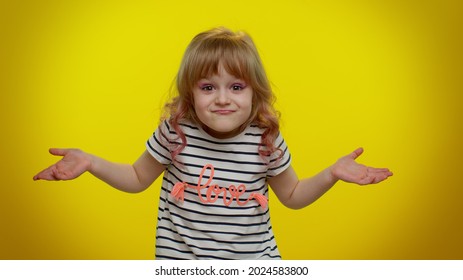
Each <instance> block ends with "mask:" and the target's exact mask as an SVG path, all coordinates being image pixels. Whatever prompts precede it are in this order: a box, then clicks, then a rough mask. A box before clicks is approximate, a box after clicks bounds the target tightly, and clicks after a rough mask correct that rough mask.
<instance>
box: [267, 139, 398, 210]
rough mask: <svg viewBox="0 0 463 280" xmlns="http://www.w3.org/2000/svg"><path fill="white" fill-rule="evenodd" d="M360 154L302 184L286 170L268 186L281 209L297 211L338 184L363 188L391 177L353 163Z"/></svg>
mask: <svg viewBox="0 0 463 280" xmlns="http://www.w3.org/2000/svg"><path fill="white" fill-rule="evenodd" d="M362 153H363V149H361V148H359V149H357V150H355V151H354V152H352V153H350V154H349V155H347V156H344V157H342V158H340V159H339V160H338V161H337V162H336V163H335V164H333V165H332V166H330V167H328V168H326V169H325V170H323V171H321V172H320V173H318V174H317V175H315V176H313V177H310V178H305V179H302V180H299V178H298V177H297V174H296V172H295V171H294V169H293V168H292V167H291V166H290V167H289V168H288V169H286V170H285V171H283V172H282V173H280V174H278V175H277V176H275V177H272V178H269V179H268V182H269V184H270V186H271V188H272V190H273V191H274V193H275V194H276V196H277V197H278V199H279V200H280V201H281V202H282V203H283V204H284V205H285V206H287V207H289V208H293V209H300V208H303V207H305V206H307V205H309V204H311V203H312V202H314V201H316V200H317V199H318V198H320V197H321V196H322V195H323V194H324V193H326V192H327V191H328V190H329V189H330V188H331V187H332V186H333V185H334V184H336V182H337V181H338V180H342V181H345V182H349V183H356V184H359V185H367V184H376V183H379V182H381V181H383V180H385V179H387V178H388V177H389V176H392V172H390V171H389V169H387V168H373V167H367V166H365V165H362V164H358V163H357V162H355V159H356V158H357V157H359V156H360V155H361V154H362Z"/></svg>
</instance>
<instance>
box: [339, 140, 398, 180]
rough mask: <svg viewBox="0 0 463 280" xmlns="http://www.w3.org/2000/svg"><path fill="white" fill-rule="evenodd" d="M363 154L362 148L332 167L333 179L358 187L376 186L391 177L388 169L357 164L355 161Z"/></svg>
mask: <svg viewBox="0 0 463 280" xmlns="http://www.w3.org/2000/svg"><path fill="white" fill-rule="evenodd" d="M362 153H363V148H358V149H357V150H355V151H353V152H352V153H350V154H349V155H347V156H344V157H342V158H340V159H338V161H337V162H336V163H335V164H334V165H333V166H332V169H331V174H332V175H333V176H334V178H336V179H339V180H342V181H345V182H348V183H355V184H359V185H368V184H376V183H379V182H381V181H384V180H386V179H387V178H388V177H389V176H392V172H391V171H389V169H388V168H374V167H369V166H365V165H363V164H359V163H357V162H356V161H355V159H356V158H358V157H359V156H360V155H361V154H362Z"/></svg>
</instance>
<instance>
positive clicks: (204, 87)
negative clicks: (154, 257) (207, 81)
mask: <svg viewBox="0 0 463 280" xmlns="http://www.w3.org/2000/svg"><path fill="white" fill-rule="evenodd" d="M200 88H201V90H203V91H212V90H213V89H214V87H213V86H212V85H201V86H200Z"/></svg>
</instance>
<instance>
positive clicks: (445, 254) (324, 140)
mask: <svg viewBox="0 0 463 280" xmlns="http://www.w3.org/2000/svg"><path fill="white" fill-rule="evenodd" d="M454 2H455V3H458V2H459V1H451V0H444V1H442V0H430V1H334V0H333V1H321V0H320V1H302V0H299V1H294V0H293V1H249V0H246V1H243V0H234V1H216V0H210V1H137V0H131V1H90V0H88V1H53V0H45V1H5V0H2V1H1V2H0V63H1V64H0V91H1V93H0V101H1V102H0V106H1V110H0V119H1V124H2V125H1V138H0V139H1V140H0V141H1V145H0V149H1V150H0V152H1V159H2V165H1V166H2V167H1V169H0V172H1V174H0V175H1V177H0V178H1V183H0V213H1V214H0V223H1V224H0V258H2V259H152V258H153V256H154V235H155V221H156V212H157V199H158V198H157V197H158V194H159V185H160V180H158V181H156V182H155V183H154V184H153V186H152V187H151V188H150V189H149V190H147V191H146V192H144V193H141V194H136V195H132V194H126V193H122V192H119V191H116V190H114V189H112V188H110V187H107V186H106V185H105V184H104V183H102V182H100V181H98V180H97V179H95V178H93V177H92V176H91V175H88V174H86V175H83V176H82V177H81V178H79V179H78V180H74V181H68V182H45V181H39V182H33V181H32V176H33V175H34V174H35V173H36V172H38V171H39V170H41V169H42V168H44V167H46V166H48V165H50V164H52V163H53V162H55V160H56V158H53V157H52V156H50V155H48V153H47V150H48V148H49V147H78V148H81V149H83V150H86V151H88V152H91V153H95V154H97V155H100V156H102V157H104V158H107V159H110V160H114V161H118V162H132V161H134V160H135V159H136V158H137V157H138V155H139V154H141V153H142V152H143V150H144V143H145V140H146V139H147V138H148V137H149V136H150V135H151V133H152V132H153V130H154V129H155V128H156V125H157V123H158V118H159V114H160V107H161V105H162V103H163V102H164V101H165V100H166V94H167V92H168V90H169V87H170V84H171V81H172V79H173V77H174V75H175V73H176V71H177V67H178V65H179V61H180V59H181V56H182V54H183V51H184V49H185V47H186V45H187V44H188V42H189V41H190V40H191V38H192V37H193V36H194V35H195V34H197V33H198V32H200V31H203V30H206V29H209V28H211V27H215V26H227V27H230V28H232V29H234V30H236V29H242V30H246V31H248V32H249V33H250V34H251V35H252V36H253V38H254V40H255V42H256V44H257V46H258V48H259V50H260V52H261V56H262V58H263V61H264V64H265V66H266V68H267V71H268V74H269V77H270V79H271V81H272V83H273V84H274V88H275V91H276V93H277V95H278V102H277V107H278V109H279V110H280V111H281V112H282V114H283V117H282V132H283V134H284V136H285V138H286V140H287V142H288V144H289V146H290V149H291V152H292V155H293V165H294V167H295V169H296V170H297V172H298V174H299V176H300V177H307V176H311V175H312V174H314V173H315V172H317V171H319V170H321V169H323V168H325V167H326V166H328V165H329V164H331V163H332V162H334V161H335V160H336V159H337V158H338V157H340V156H342V155H344V154H347V153H349V152H350V151H352V150H353V149H355V148H356V147H358V146H363V147H364V148H365V150H366V151H365V154H364V155H363V156H362V157H361V158H360V161H361V162H363V163H366V164H371V165H374V166H378V167H383V166H385V167H389V168H391V169H392V170H393V171H394V173H395V175H394V177H392V178H391V179H390V180H388V181H387V182H384V183H382V184H379V185H374V186H368V187H359V186H355V185H349V184H345V183H340V184H338V185H337V186H336V187H335V188H334V189H332V190H331V191H330V192H329V193H328V194H326V196H324V197H322V198H321V199H320V200H319V201H317V202H316V203H315V204H313V205H312V206H310V207H307V208H305V209H303V210H299V211H293V210H289V209H285V208H284V207H283V206H281V205H280V204H279V203H278V201H277V199H276V198H275V197H273V196H272V197H271V203H270V207H271V209H272V210H271V211H272V219H273V223H274V230H275V232H276V238H277V241H278V243H279V246H280V251H281V253H282V255H283V257H284V258H286V259H461V258H463V241H462V239H461V236H463V223H462V220H461V215H462V211H463V203H462V198H463V188H462V183H461V176H460V175H461V167H462V164H461V160H462V156H463V153H462V151H463V149H462V146H461V144H462V140H463V137H462V126H461V120H462V108H461V107H462V97H461V95H462V93H463V92H462V88H463V86H462V83H461V79H462V74H463V73H462V65H463V64H462V62H463V61H462V54H461V50H462V37H461V28H460V27H461V26H462V24H463V20H462V19H461V11H462V9H461V8H462V7H461V4H455V3H454ZM160 3H162V4H160Z"/></svg>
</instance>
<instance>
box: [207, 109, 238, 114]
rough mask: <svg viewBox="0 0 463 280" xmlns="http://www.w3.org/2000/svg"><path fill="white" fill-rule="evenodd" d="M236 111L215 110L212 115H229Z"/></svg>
mask: <svg viewBox="0 0 463 280" xmlns="http://www.w3.org/2000/svg"><path fill="white" fill-rule="evenodd" d="M234 112H235V111H234V110H226V109H220V110H213V111H212V113H214V114H217V115H229V114H232V113H234Z"/></svg>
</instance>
